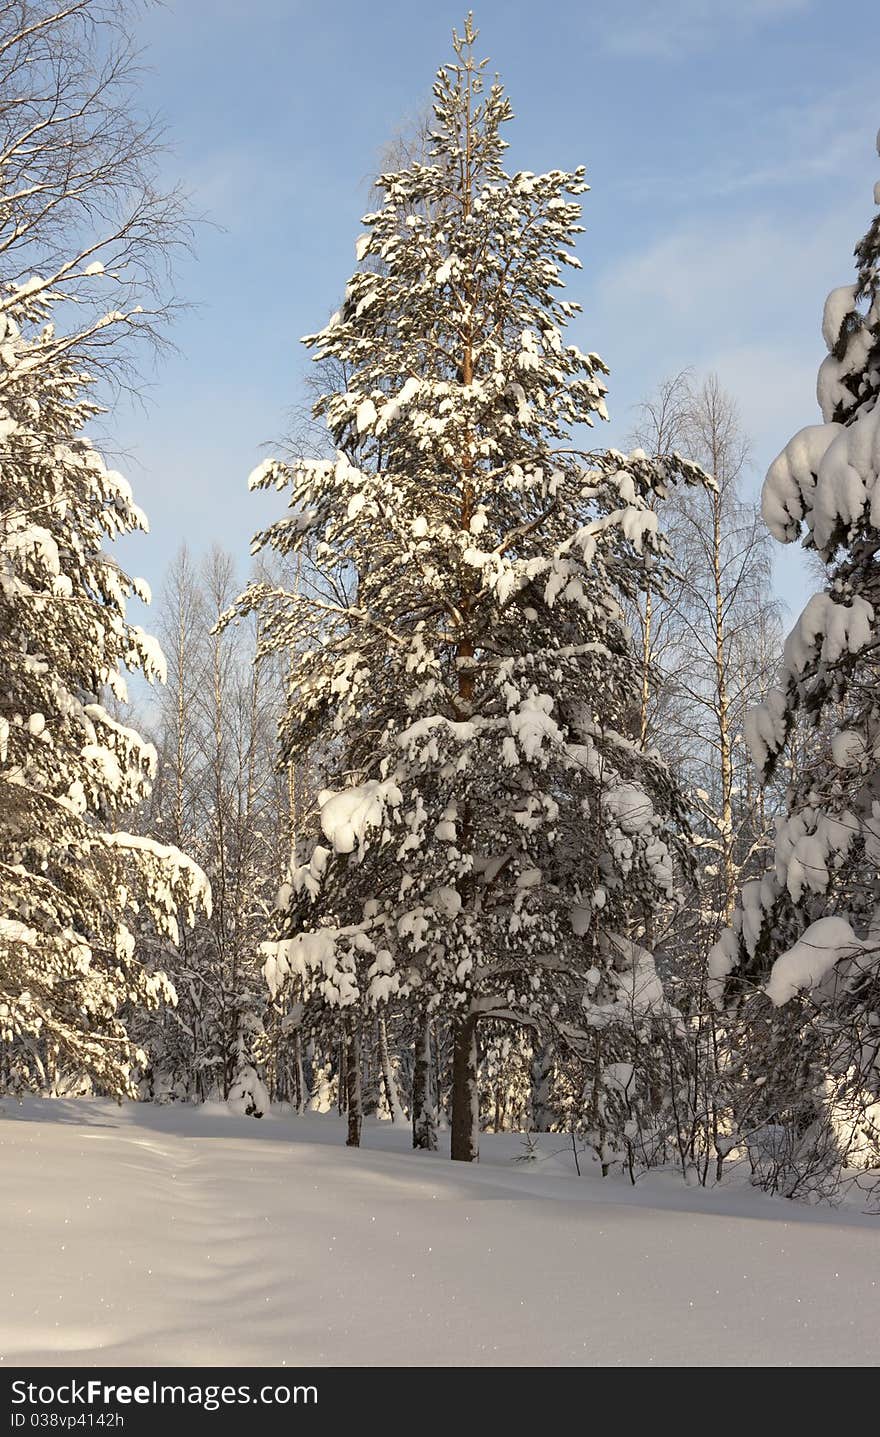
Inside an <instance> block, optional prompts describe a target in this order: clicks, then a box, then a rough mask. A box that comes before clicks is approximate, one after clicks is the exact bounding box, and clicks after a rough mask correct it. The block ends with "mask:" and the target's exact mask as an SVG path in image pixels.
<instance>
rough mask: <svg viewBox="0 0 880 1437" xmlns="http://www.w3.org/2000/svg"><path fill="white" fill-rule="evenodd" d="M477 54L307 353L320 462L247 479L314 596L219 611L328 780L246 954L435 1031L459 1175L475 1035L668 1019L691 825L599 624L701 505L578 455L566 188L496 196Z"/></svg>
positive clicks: (655, 569) (499, 176)
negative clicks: (313, 365) (667, 967)
mask: <svg viewBox="0 0 880 1437" xmlns="http://www.w3.org/2000/svg"><path fill="white" fill-rule="evenodd" d="M472 43H473V33H472V32H471V31H470V30H468V31H467V33H466V35H465V37H464V39H463V40H456V59H455V61H454V62H453V63H452V64H451V65H448V66H445V67H444V68H443V69H442V70H441V71H440V72H439V74H438V77H437V81H436V84H435V89H434V95H435V115H436V130H435V132H434V134H433V138H432V150H431V154H430V159H429V162H428V163H416V164H413V165H411V166H409V167H408V168H406V169H403V170H400V171H398V172H395V173H389V174H384V175H382V176H381V177H380V180H379V188H380V191H381V194H382V195H383V197H384V200H383V203H382V205H381V206H380V207H379V208H377V209H376V210H375V211H374V212H373V213H371V214H369V215H367V216H366V218H365V220H364V224H365V226H366V230H365V233H364V235H363V236H362V237H361V239H360V241H359V242H358V247H357V258H358V261H359V264H360V268H359V269H358V270H357V272H356V273H355V274H354V276H353V277H352V279H351V280H350V282H349V284H348V286H347V289H346V293H345V299H344V302H343V304H342V307H341V309H340V310H339V312H338V313H337V314H335V315H334V316H333V318H332V319H331V320H330V322H329V324H328V325H327V326H326V328H324V329H323V330H322V331H321V332H320V333H318V334H315V335H312V336H309V337H308V338H307V339H306V341H305V342H306V343H307V344H308V345H309V347H310V348H311V349H312V350H313V352H314V355H315V357H316V359H317V360H318V361H323V360H328V359H330V360H334V361H336V362H337V363H338V365H339V366H341V367H342V368H343V369H344V373H345V374H346V375H347V376H348V382H347V386H346V387H345V388H340V389H338V390H336V391H334V392H332V393H328V394H327V395H325V396H324V398H323V399H321V400H320V402H319V404H318V406H317V411H318V413H319V414H321V415H323V417H324V418H325V420H326V422H327V424H328V426H329V429H330V432H331V435H332V438H333V442H334V444H335V446H336V448H337V451H338V453H337V458H336V459H335V460H332V461H315V462H303V463H299V464H295V465H292V466H288V465H286V464H283V463H280V462H278V461H268V462H266V463H265V464H263V465H261V466H260V468H259V469H258V470H256V471H255V473H254V474H253V475H252V476H251V485H252V487H271V486H274V487H277V488H279V489H281V488H284V487H289V488H290V490H291V498H290V505H289V513H288V516H287V517H285V518H283V519H281V520H279V521H278V522H277V523H276V524H274V525H273V526H272V527H271V528H270V529H268V530H267V531H266V532H264V533H262V534H260V535H258V536H257V540H256V547H257V548H259V547H262V546H265V545H268V546H271V547H272V548H273V549H275V550H276V551H277V552H278V553H279V554H281V555H282V556H285V557H286V556H289V555H291V554H297V553H300V552H302V551H303V550H304V548H305V547H306V546H308V549H309V552H310V554H311V555H312V556H313V558H314V559H315V560H316V562H317V565H318V573H319V576H320V577H319V581H318V583H317V585H316V587H314V588H313V589H312V590H311V591H310V592H305V591H301V592H299V593H290V592H286V591H284V590H282V589H279V588H273V587H271V586H269V585H256V586H254V587H252V588H251V589H250V590H249V591H248V592H247V593H246V594H245V595H244V596H243V598H242V600H241V602H240V605H239V612H248V611H250V610H253V609H258V610H259V612H260V615H261V620H262V635H263V640H262V642H263V646H264V650H266V651H269V650H277V651H279V652H283V653H286V654H293V655H294V656H295V662H294V667H293V671H292V673H291V678H290V687H289V701H288V709H287V714H286V717H285V719H284V722H283V724H282V729H281V739H282V752H283V757H284V760H285V761H286V762H290V761H297V760H299V759H301V758H302V757H304V755H306V754H307V753H308V752H309V751H310V750H312V749H313V747H314V745H315V743H316V742H318V741H320V742H321V744H322V746H323V752H324V754H325V756H326V765H327V770H328V779H329V782H328V784H327V788H326V790H325V791H324V792H323V793H322V794H321V795H320V797H319V800H318V807H317V812H316V813H315V815H314V843H313V847H312V850H311V853H310V855H309V856H308V858H307V861H305V862H304V863H302V864H300V865H299V866H297V867H295V868H294V870H293V871H292V873H291V875H290V881H289V883H288V884H287V885H285V888H284V889H283V891H282V894H281V899H280V909H281V915H282V916H281V918H280V925H279V932H280V936H279V938H278V940H277V941H273V942H271V943H268V944H267V945H265V950H264V951H265V953H266V976H267V979H268V982H269V985H270V988H271V989H272V990H273V991H275V990H276V989H277V988H278V986H279V985H280V984H281V983H283V982H284V981H285V980H286V979H287V978H288V977H289V976H290V975H295V976H296V978H297V979H298V980H299V981H300V982H301V983H303V984H304V985H306V989H307V991H308V992H309V993H311V994H312V995H316V996H317V998H318V999H319V1000H320V1001H321V1002H322V1003H323V1004H325V1005H327V1007H328V1008H329V1009H331V1010H332V1009H336V1008H348V1007H351V1006H353V1005H360V1006H361V1008H362V1009H363V1010H365V1011H371V1010H373V1009H378V1008H381V1006H382V1005H383V1004H386V1003H388V1002H389V1001H390V1000H392V999H393V1000H394V1002H396V1003H410V1002H411V1003H412V1004H414V1005H417V1006H418V1008H419V1009H420V1010H421V1009H423V1008H424V1005H425V1003H426V1002H427V1004H428V1007H429V1010H430V1011H435V1012H440V1013H441V1014H443V1015H444V1016H447V1017H449V1018H450V1019H451V1020H452V1021H453V1022H454V1023H455V1024H456V1027H457V1031H458V1035H459V1036H458V1039H457V1046H456V1054H457V1057H456V1072H457V1074H458V1077H457V1078H456V1092H455V1095H454V1098H453V1107H454V1112H453V1153H454V1155H455V1156H474V1155H475V1137H474V1136H473V1135H472V1132H471V1128H470V1116H462V1111H461V1110H462V1107H463V1106H468V1108H469V1114H470V1115H471V1116H472V1114H473V1112H474V1111H475V1103H476V1098H475V1087H476V1073H475V1071H474V1070H473V1058H472V1057H468V1053H469V1052H470V1053H473V1051H474V1045H473V1043H472V1041H471V1040H472V1035H473V1031H474V1029H475V1027H476V1024H477V1022H478V1021H479V1020H482V1019H488V1018H496V1019H497V1020H498V1021H499V1022H506V1023H511V1024H514V1025H528V1026H529V1027H530V1028H534V1027H535V1026H536V1025H537V1026H542V1025H546V1024H551V1025H556V1027H557V1029H559V1030H560V1031H561V1030H565V1031H569V1032H571V1033H574V1034H577V1035H581V1037H582V1036H583V1034H585V1033H588V1032H590V1031H591V1030H594V1029H595V1030H605V1029H607V1028H608V1027H610V1026H611V1025H613V1024H614V1022H615V1021H617V1020H621V1021H623V1020H624V1018H625V1017H626V1018H627V1019H628V1018H629V1017H631V1013H632V1010H633V1001H634V1000H633V995H632V993H631V992H630V989H631V988H632V987H633V984H634V982H635V987H636V988H637V989H638V993H637V995H636V998H635V1005H636V1008H637V1009H638V1011H639V1012H640V1013H641V1014H642V1016H643V1017H645V1019H646V1020H647V1015H649V1014H650V1012H651V1010H652V1008H653V1007H654V1005H655V1003H658V1002H660V1001H661V1000H662V994H661V992H660V990H659V986H658V985H657V983H656V976H655V975H654V973H653V964H652V962H651V959H650V955H647V954H644V955H643V953H642V950H637V949H634V948H633V947H632V945H631V944H630V942H629V939H630V938H631V937H632V936H634V934H635V933H636V932H637V931H638V928H639V924H640V923H641V922H642V921H643V919H644V917H645V915H646V914H647V913H648V912H649V911H650V910H651V908H652V907H653V906H654V905H655V904H656V903H657V902H658V901H659V900H661V899H663V900H665V899H668V897H669V896H670V894H671V891H672V888H673V861H674V855H675V853H676V852H677V851H678V850H679V848H680V844H681V835H682V834H683V833H684V830H685V818H684V812H683V805H682V802H681V799H680V797H679V794H678V792H677V790H676V787H675V784H674V782H673V781H672V779H671V777H670V775H669V773H668V771H667V769H666V768H665V766H664V764H663V762H662V760H661V759H660V757H659V756H658V755H657V754H656V753H655V752H649V753H644V752H642V750H641V749H640V747H639V746H638V744H637V743H636V742H634V741H633V740H632V739H631V738H630V737H629V736H628V734H629V733H631V732H633V731H634V715H636V714H637V711H638V692H639V670H638V665H637V662H636V659H635V656H634V652H633V646H632V642H631V636H630V634H629V633H628V631H627V629H626V626H625V623H624V619H623V614H622V608H621V605H622V601H623V600H624V598H632V597H633V596H634V595H635V594H637V593H638V591H639V588H640V586H641V585H642V584H643V582H644V575H645V566H646V561H647V559H648V557H649V556H650V560H651V564H652V573H653V580H654V582H655V583H657V582H662V574H663V570H664V566H665V563H666V555H667V549H666V545H665V543H664V541H663V538H662V536H661V534H660V533H659V531H658V517H657V512H656V501H657V500H658V499H662V498H663V497H664V496H665V495H666V494H667V492H668V490H669V487H670V485H671V484H672V483H673V482H674V481H676V480H680V479H683V480H685V481H687V482H691V483H693V482H702V481H703V480H704V479H705V476H704V475H703V474H702V471H700V470H699V469H698V468H697V467H696V466H695V465H691V464H688V463H686V462H685V461H683V460H682V459H680V458H678V456H671V457H668V458H661V459H659V460H656V461H654V460H649V459H647V458H646V456H645V455H644V454H643V453H641V452H640V451H637V452H635V453H633V454H631V455H628V456H627V455H624V454H621V453H617V452H614V451H602V452H585V451H583V450H582V449H581V448H580V446H579V438H578V436H579V433H580V431H581V428H582V427H583V426H590V425H592V424H593V422H594V419H595V418H597V417H598V418H604V417H605V385H604V382H603V376H604V374H605V373H606V370H605V366H604V365H603V363H602V361H601V360H600V359H599V358H598V356H596V355H595V354H587V353H583V352H582V351H581V350H580V349H579V348H578V347H577V346H576V345H575V344H572V343H569V342H568V341H567V340H566V337H565V330H566V326H567V325H568V323H569V321H571V320H572V319H573V318H574V317H575V316H576V315H577V313H578V311H579V306H578V305H577V304H576V303H574V302H573V301H571V300H568V299H565V298H563V296H562V291H563V280H562V274H563V270H564V269H565V268H568V267H571V266H577V265H578V263H579V262H578V261H577V260H576V258H575V256H574V254H573V253H572V245H573V243H574V241H575V239H576V237H577V235H578V234H580V233H581V229H582V227H581V225H580V223H579V220H580V213H581V208H580V204H579V197H580V196H581V195H582V194H583V193H584V192H585V191H586V189H587V185H586V183H585V179H584V171H583V170H582V169H578V170H576V171H574V172H573V173H565V172H563V171H561V170H553V171H550V172H549V173H547V174H543V175H536V174H531V173H529V172H519V173H517V174H514V175H512V176H510V175H508V174H507V173H506V172H505V171H504V169H503V167H502V162H503V156H504V151H505V149H506V141H505V140H504V138H503V127H504V124H505V123H506V121H507V120H508V119H509V118H510V114H511V111H510V106H509V102H508V100H507V98H506V97H505V95H504V93H503V91H502V89H501V87H500V85H499V84H497V83H496V84H494V85H491V86H488V87H484V85H483V65H482V64H480V65H478V64H476V63H475V61H474V60H473V57H472ZM572 435H574V436H575V437H574V438H573V437H572ZM637 953H638V955H639V956H635V955H636V954H637ZM636 975H640V976H638V977H637V976H636ZM469 1045H470V1046H469ZM462 1055H464V1056H462ZM459 1079H460V1082H459ZM463 1133H464V1136H462V1134H463ZM457 1143H458V1151H456V1144H457Z"/></svg>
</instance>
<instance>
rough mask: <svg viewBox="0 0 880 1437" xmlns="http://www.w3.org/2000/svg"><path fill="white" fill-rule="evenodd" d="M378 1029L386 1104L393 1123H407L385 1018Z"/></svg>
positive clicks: (379, 1021)
mask: <svg viewBox="0 0 880 1437" xmlns="http://www.w3.org/2000/svg"><path fill="white" fill-rule="evenodd" d="M377 1027H378V1029H379V1070H380V1072H381V1074H382V1086H383V1087H384V1089H385V1103H386V1106H387V1108H388V1112H389V1115H390V1117H391V1121H392V1123H403V1122H405V1121H406V1114H405V1113H404V1111H403V1107H402V1105H401V1102H400V1094H399V1093H398V1091H397V1081H396V1079H395V1077H394V1069H393V1068H392V1066H391V1054H390V1052H389V1051H388V1027H387V1024H386V1022H385V1018H384V1016H382V1017H380V1018H379V1020H378V1023H377Z"/></svg>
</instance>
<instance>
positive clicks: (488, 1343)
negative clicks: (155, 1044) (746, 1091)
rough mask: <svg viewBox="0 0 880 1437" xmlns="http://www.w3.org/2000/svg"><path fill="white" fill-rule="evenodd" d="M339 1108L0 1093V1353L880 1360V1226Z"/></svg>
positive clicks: (545, 1144) (282, 1360)
mask: <svg viewBox="0 0 880 1437" xmlns="http://www.w3.org/2000/svg"><path fill="white" fill-rule="evenodd" d="M364 1137H365V1147H364V1148H362V1149H361V1150H359V1151H354V1150H350V1149H346V1148H345V1147H344V1146H343V1142H344V1129H343V1125H342V1123H341V1121H339V1120H338V1119H337V1118H336V1117H335V1115H333V1116H330V1115H326V1116H319V1115H307V1116H306V1117H301V1118H297V1117H295V1116H292V1115H289V1114H280V1115H273V1116H271V1117H267V1118H265V1119H263V1120H262V1121H260V1122H257V1121H255V1120H253V1119H249V1118H239V1117H235V1116H233V1115H231V1114H230V1113H229V1112H228V1111H227V1110H226V1109H225V1108H220V1107H208V1108H202V1109H198V1108H187V1107H180V1106H165V1107H158V1106H153V1105H149V1104H132V1103H129V1104H126V1105H124V1106H123V1107H121V1108H120V1107H117V1106H115V1105H114V1104H113V1103H111V1102H103V1101H97V1100H87V1099H76V1100H73V1101H60V1100H56V1101H41V1100H38V1099H28V1100H25V1101H24V1102H22V1103H18V1102H16V1101H14V1100H10V1099H4V1100H3V1101H2V1103H0V1192H2V1207H0V1212H2V1218H0V1248H2V1252H3V1280H2V1283H0V1292H2V1293H3V1298H4V1301H3V1305H2V1317H0V1359H2V1362H3V1364H4V1365H6V1366H7V1367H9V1366H13V1367H14V1366H25V1365H42V1364H48V1365H62V1366H63V1365H70V1366H73V1365H89V1364H95V1365H100V1366H104V1365H113V1364H131V1365H138V1364H144V1365H149V1364H156V1365H159V1364H163V1365H181V1366H183V1365H189V1364H210V1365H219V1366H222V1365H223V1364H230V1365H231V1364H242V1365H250V1366H264V1365H265V1366H273V1365H279V1366H280V1365H282V1364H286V1365H288V1366H298V1365H309V1364H320V1365H324V1364H331V1365H340V1366H342V1365H357V1366H359V1365H380V1366H383V1365H384V1366H395V1365H403V1366H410V1365H471V1366H508V1365H509V1366H514V1365H521V1364H526V1365H531V1364H537V1365H548V1366H569V1365H587V1366H592V1365H609V1366H610V1365H624V1366H648V1365H652V1364H658V1365H682V1366H706V1365H709V1366H712V1365H723V1366H727V1365H754V1366H761V1365H770V1366H784V1365H790V1364H793V1365H796V1366H832V1365H868V1366H873V1365H875V1364H876V1363H877V1360H878V1358H877V1345H876V1344H877V1327H876V1313H877V1301H878V1295H880V1294H878V1283H880V1218H878V1217H869V1216H866V1215H864V1214H862V1213H860V1212H858V1211H855V1210H846V1211H842V1210H837V1211H834V1210H830V1209H827V1208H824V1209H823V1208H818V1207H802V1206H799V1205H796V1204H793V1203H789V1202H785V1201H784V1200H782V1199H772V1198H768V1197H764V1196H763V1195H761V1194H759V1193H756V1192H755V1191H753V1190H751V1189H748V1188H742V1187H737V1186H735V1185H732V1186H731V1187H728V1188H720V1189H716V1190H715V1191H711V1190H708V1191H704V1190H702V1189H690V1188H686V1187H684V1185H683V1184H682V1183H681V1181H680V1180H679V1179H677V1178H675V1177H673V1176H672V1175H671V1174H658V1175H654V1176H652V1177H650V1178H648V1179H645V1180H644V1181H643V1182H641V1183H640V1184H639V1185H638V1186H637V1187H636V1188H635V1189H633V1188H632V1187H631V1186H630V1185H629V1184H628V1183H627V1182H626V1181H624V1180H621V1179H618V1178H610V1179H607V1180H605V1181H604V1182H603V1181H602V1180H601V1178H599V1177H594V1176H592V1175H585V1176H583V1177H581V1178H578V1177H577V1175H576V1174H575V1173H574V1171H573V1167H572V1161H571V1154H570V1152H568V1153H566V1152H565V1151H564V1147H563V1145H564V1139H560V1138H559V1137H558V1136H554V1135H545V1136H544V1137H542V1138H541V1140H540V1144H541V1147H540V1151H541V1153H542V1154H543V1156H542V1157H541V1158H540V1159H539V1160H538V1161H537V1162H534V1163H523V1162H518V1161H516V1159H517V1157H518V1156H519V1155H521V1154H522V1153H523V1151H524V1149H523V1141H522V1138H521V1137H520V1136H519V1135H516V1134H501V1135H499V1136H497V1137H493V1136H484V1138H483V1144H482V1160H481V1162H480V1164H479V1166H475V1167H473V1168H470V1167H466V1166H464V1165H462V1164H451V1163H449V1161H448V1160H447V1159H446V1158H445V1157H444V1156H442V1155H433V1154H431V1155H429V1154H414V1153H412V1152H410V1151H407V1149H408V1144H409V1133H408V1131H405V1130H403V1131H402V1130H400V1129H396V1130H395V1129H394V1128H392V1126H391V1125H390V1124H388V1123H381V1124H371V1125H367V1127H366V1128H365V1134H364Z"/></svg>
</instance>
